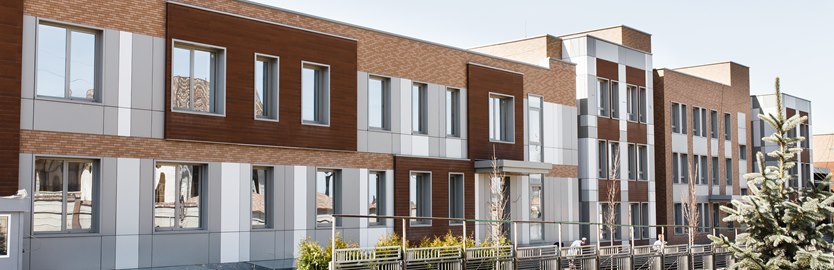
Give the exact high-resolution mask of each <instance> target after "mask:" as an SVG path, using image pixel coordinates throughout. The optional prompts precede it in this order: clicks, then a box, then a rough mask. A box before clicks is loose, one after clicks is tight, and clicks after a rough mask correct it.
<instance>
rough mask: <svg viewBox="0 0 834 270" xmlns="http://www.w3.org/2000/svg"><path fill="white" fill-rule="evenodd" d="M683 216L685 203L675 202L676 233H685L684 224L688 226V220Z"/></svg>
mask: <svg viewBox="0 0 834 270" xmlns="http://www.w3.org/2000/svg"><path fill="white" fill-rule="evenodd" d="M684 219H685V218H684V216H683V205H682V204H680V203H676V204H675V234H683V232H684V230H683V228H684V226H686V222H685V220H684Z"/></svg>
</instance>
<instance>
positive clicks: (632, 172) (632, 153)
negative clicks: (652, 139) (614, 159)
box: [628, 144, 637, 179]
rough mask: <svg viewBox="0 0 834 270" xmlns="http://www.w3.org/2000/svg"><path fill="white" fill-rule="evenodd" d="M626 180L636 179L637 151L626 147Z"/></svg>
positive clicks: (632, 146) (630, 145) (631, 145)
mask: <svg viewBox="0 0 834 270" xmlns="http://www.w3.org/2000/svg"><path fill="white" fill-rule="evenodd" d="M628 179H637V149H635V148H634V145H633V144H629V145H628Z"/></svg>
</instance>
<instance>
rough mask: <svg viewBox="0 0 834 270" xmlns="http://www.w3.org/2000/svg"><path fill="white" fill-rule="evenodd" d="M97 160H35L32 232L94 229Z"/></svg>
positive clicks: (67, 231)
mask: <svg viewBox="0 0 834 270" xmlns="http://www.w3.org/2000/svg"><path fill="white" fill-rule="evenodd" d="M95 164H96V162H94V161H90V160H73V159H66V160H62V159H45V158H43V159H42V158H38V159H36V160H35V179H34V182H35V183H34V184H35V186H34V190H35V191H34V194H33V195H32V201H33V205H32V207H33V208H32V229H33V231H34V232H35V233H41V232H44V233H45V232H51V233H69V232H93V231H94V230H95V226H94V221H95V216H96V215H97V212H98V209H97V208H96V204H95V200H96V198H97V194H95V192H96V189H97V186H96V182H97V179H98V173H97V172H98V170H97V168H96V167H95V166H96V165H95Z"/></svg>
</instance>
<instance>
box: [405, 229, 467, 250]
mask: <svg viewBox="0 0 834 270" xmlns="http://www.w3.org/2000/svg"><path fill="white" fill-rule="evenodd" d="M464 241H466V247H474V246H475V240H474V239H472V238H471V237H466V239H465V240H464V238H463V237H462V236H455V235H452V232H451V231H449V232H447V233H446V234H445V235H442V236H437V235H435V236H434V237H432V238H424V239H423V240H422V241H420V244H418V245H417V247H421V248H428V247H460V246H462V245H463V242H464Z"/></svg>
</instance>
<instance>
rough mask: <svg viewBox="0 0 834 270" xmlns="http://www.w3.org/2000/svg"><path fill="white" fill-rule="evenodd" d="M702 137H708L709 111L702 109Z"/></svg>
mask: <svg viewBox="0 0 834 270" xmlns="http://www.w3.org/2000/svg"><path fill="white" fill-rule="evenodd" d="M701 137H705V138H706V137H707V109H704V108H701Z"/></svg>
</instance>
